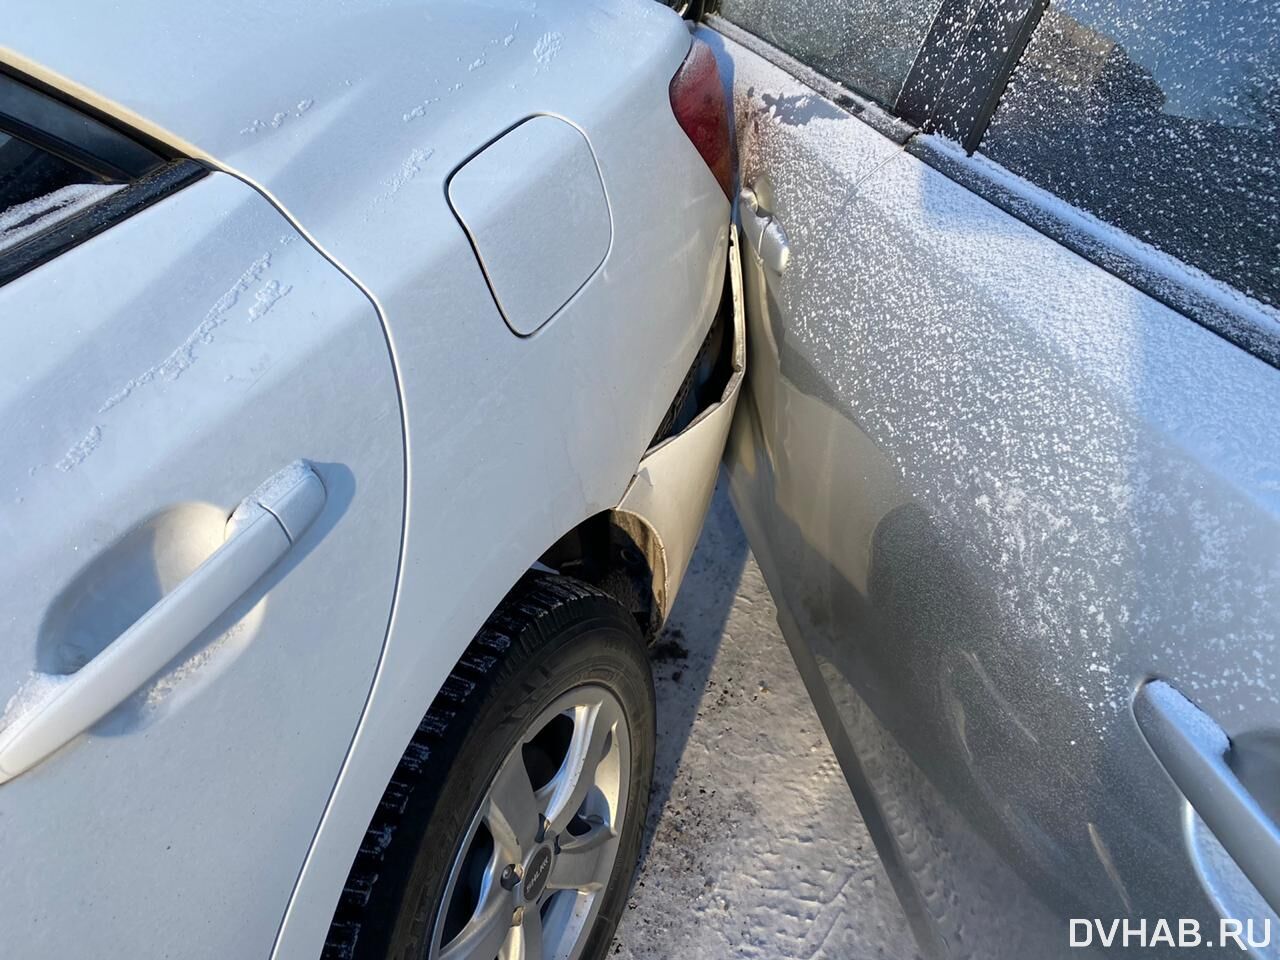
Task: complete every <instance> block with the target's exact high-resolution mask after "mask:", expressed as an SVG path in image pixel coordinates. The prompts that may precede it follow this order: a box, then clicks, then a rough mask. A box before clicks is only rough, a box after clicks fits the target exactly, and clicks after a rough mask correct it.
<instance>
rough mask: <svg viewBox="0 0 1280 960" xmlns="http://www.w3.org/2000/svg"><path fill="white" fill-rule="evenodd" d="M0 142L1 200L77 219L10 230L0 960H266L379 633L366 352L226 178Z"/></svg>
mask: <svg viewBox="0 0 1280 960" xmlns="http://www.w3.org/2000/svg"><path fill="white" fill-rule="evenodd" d="M0 84H4V85H6V87H5V91H4V92H5V93H6V95H8V94H11V93H14V90H15V88H16V90H17V92H16V94H14V96H16V97H18V98H19V99H21V100H22V102H23V103H24V104H26V106H27V107H30V106H31V103H32V101H31V98H30V96H29V94H30V93H31V91H30V88H27V87H22V86H21V85H18V84H17V83H16V82H15V81H13V80H10V79H8V78H6V77H3V76H0ZM37 99H38V98H37ZM14 102H15V100H14V99H13V97H8V96H6V99H4V100H3V101H0V110H7V109H9V107H10V105H11V104H13V103H14ZM19 109H25V107H22V106H21V105H20V106H19ZM59 117H61V118H62V119H64V120H65V119H68V118H70V119H72V120H74V121H75V123H76V124H79V126H77V127H75V129H79V130H81V131H83V130H86V129H88V130H90V132H91V133H92V135H93V136H92V137H89V136H87V135H86V136H80V135H78V134H75V133H74V131H73V132H72V133H70V134H68V133H67V130H68V128H67V127H65V126H62V127H60V126H58V124H57V123H54V122H50V123H49V126H48V127H47V128H44V129H41V124H42V123H44V122H45V121H49V120H51V118H52V120H57V119H58V118H59ZM0 130H3V131H9V132H10V133H0V198H3V197H5V196H8V197H9V198H10V200H13V199H15V198H17V199H21V198H22V196H23V195H24V194H23V192H22V191H23V189H24V187H23V184H24V182H26V181H24V180H23V178H24V177H27V178H28V180H29V182H26V188H25V189H26V191H27V194H29V195H32V196H36V197H39V196H40V195H41V194H44V195H45V196H47V195H48V193H49V192H50V189H51V188H52V190H53V191H54V192H56V191H62V192H63V193H62V196H63V197H64V199H65V200H66V202H65V203H63V204H61V207H62V209H61V211H54V212H53V213H52V214H48V211H47V210H43V211H42V210H41V209H40V203H41V202H44V201H39V200H31V201H29V202H31V203H33V204H34V206H29V207H27V208H25V212H24V211H18V213H16V214H15V213H14V210H13V207H12V206H11V208H10V210H9V211H3V210H0V284H2V285H0V420H2V422H3V423H4V433H3V441H2V442H3V451H4V452H3V456H0V490H3V501H2V503H0V543H3V544H4V545H5V549H4V550H3V551H0V624H2V625H3V633H2V634H0V705H4V704H5V703H6V702H7V708H6V711H5V714H4V720H3V729H0V781H3V782H0V849H2V850H3V851H4V862H5V867H4V869H3V870H0V929H3V931H4V934H3V936H4V943H5V947H4V950H3V952H4V954H5V955H6V956H14V957H19V956H21V957H72V956H94V957H165V956H168V957H179V956H180V957H220V958H227V957H264V956H267V955H268V954H269V953H270V951H271V948H272V943H273V941H274V938H275V936H276V933H277V930H278V928H279V924H280V921H281V918H282V916H283V913H284V910H285V908H286V905H287V903H288V900H289V896H290V893H291V891H292V888H293V885H294V883H295V881H296V878H297V876H298V873H299V871H300V869H301V867H302V863H303V861H304V859H305V857H306V854H307V850H308V848H309V846H310V842H311V839H312V837H313V835H314V833H315V830H316V828H317V825H318V824H319V821H320V818H321V815H322V813H323V811H324V808H325V804H326V802H327V800H328V797H329V795H330V792H331V790H332V788H333V785H334V782H335V779H336V778H337V775H338V772H339V769H340V766H341V764H342V761H343V758H344V756H345V754H346V752H347V748H348V746H349V744H350V741H351V737H352V735H353V733H354V731H355V728H356V725H357V722H358V719H359V717H360V714H361V711H362V708H363V706H364V703H365V700H366V697H367V695H368V692H369V689H370V685H371V682H372V678H373V675H374V671H375V668H376V666H377V662H378V658H379V653H380V650H381V648H382V643H383V639H384V635H385V633H386V629H387V624H388V619H389V617H390V612H391V605H392V598H393V595H394V590H395V580H396V574H397V568H398V562H399V553H400V542H401V533H402V526H403V513H404V509H403V505H404V482H405V477H404V459H403V431H402V426H401V417H400V408H399V400H398V391H397V387H396V380H395V374H394V370H393V366H392V363H391V360H390V354H389V351H388V347H387V344H386V341H385V338H384V333H383V330H382V327H381V324H380V322H379V319H378V316H377V313H376V311H375V310H374V308H373V306H372V305H371V303H370V302H369V300H368V299H367V298H366V297H365V296H364V295H363V294H362V293H361V292H360V290H359V289H358V288H357V287H356V286H355V285H354V284H353V283H352V282H350V280H349V279H347V278H346V277H344V276H343V275H342V274H341V273H340V272H339V271H338V270H337V269H336V268H335V267H334V266H332V265H331V264H330V263H329V262H327V261H326V260H325V259H324V258H323V257H322V256H321V255H320V254H319V253H317V251H316V250H315V249H313V248H312V247H311V246H310V245H309V244H308V243H307V242H306V241H305V240H304V239H303V238H302V237H301V236H299V235H298V234H297V233H296V232H295V231H294V230H293V228H292V227H291V226H290V225H289V223H288V222H287V221H286V220H285V219H284V218H283V217H282V216H281V215H280V213H279V212H278V211H277V210H276V209H274V208H273V207H272V206H271V205H270V203H268V201H266V200H265V199H264V198H263V197H261V196H260V195H259V194H258V193H257V192H255V191H254V190H253V189H251V188H250V187H249V186H247V185H246V184H244V183H242V182H240V181H238V180H236V179H234V178H233V177H231V176H229V175H226V174H221V173H206V172H205V171H203V170H202V169H201V168H199V167H198V166H196V165H195V164H194V163H191V162H190V161H182V160H177V161H169V162H166V161H165V159H164V158H162V157H159V156H154V155H149V154H148V151H147V150H146V149H144V148H141V147H139V146H138V145H137V144H134V143H133V142H132V141H130V140H127V139H126V138H124V137H122V136H121V135H120V134H119V133H117V132H114V131H112V130H110V129H108V128H106V127H104V126H102V125H100V124H96V123H95V121H93V120H91V119H89V118H86V117H81V116H79V115H75V114H74V113H72V112H70V111H69V110H68V108H67V107H66V106H65V105H59V104H57V103H54V102H52V101H49V102H44V103H40V102H37V103H36V106H35V107H33V108H32V109H31V110H30V111H28V113H27V114H26V115H25V116H14V115H11V114H5V113H0ZM19 131H20V132H21V134H22V135H21V136H20V137H19V136H14V135H11V134H12V133H16V132H19ZM94 138H96V139H94ZM104 145H105V146H104ZM51 157H52V158H53V159H50V158H51ZM68 161H72V162H68ZM59 171H61V173H59ZM68 171H69V172H68ZM336 188H338V185H335V189H336ZM6 191H7V192H6ZM95 201H96V202H95ZM86 204H88V206H85V209H84V210H82V211H81V212H79V213H72V214H71V215H70V216H69V217H65V216H63V215H65V214H66V212H67V210H71V209H74V208H75V207H76V206H77V205H79V206H84V205H86ZM58 205H59V204H58V203H55V204H54V206H58ZM37 214H39V215H41V216H44V215H46V214H48V216H47V217H46V219H45V220H42V221H39V222H36V217H37ZM59 217H62V219H59ZM50 221H55V222H54V223H53V225H52V226H44V228H43V229H41V227H42V226H43V225H44V224H46V223H48V222H50ZM6 230H7V231H8V232H7V233H6V232H5V231H6ZM20 230H24V231H25V234H23V233H20V232H19V231H20ZM6 237H7V240H6ZM86 237H89V239H85V238H86ZM266 481H272V483H270V484H267V485H266V486H265V487H260V485H262V484H264V482H266ZM242 501H245V503H242ZM263 507H265V508H266V509H265V510H264V509H263ZM233 513H234V514H235V517H234V521H233V522H231V523H228V519H229V518H231V517H232V515H233Z"/></svg>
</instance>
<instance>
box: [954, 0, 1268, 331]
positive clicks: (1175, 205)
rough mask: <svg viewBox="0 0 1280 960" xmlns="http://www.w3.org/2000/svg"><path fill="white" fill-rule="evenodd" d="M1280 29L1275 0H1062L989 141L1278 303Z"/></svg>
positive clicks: (998, 157)
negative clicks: (1276, 38)
mask: <svg viewBox="0 0 1280 960" xmlns="http://www.w3.org/2000/svg"><path fill="white" fill-rule="evenodd" d="M1277 35H1280V2H1277V0H1054V3H1053V4H1052V5H1051V6H1050V7H1049V9H1048V10H1047V11H1046V12H1045V14H1044V17H1043V19H1042V21H1041V23H1040V25H1039V27H1038V28H1037V30H1036V32H1035V34H1034V35H1033V36H1032V38H1031V42H1030V44H1029V45H1028V46H1027V50H1026V52H1025V53H1024V55H1023V57H1022V60H1021V61H1020V62H1019V64H1018V66H1017V67H1016V68H1015V70H1014V72H1013V75H1012V77H1011V79H1010V83H1009V87H1008V89H1007V91H1006V92H1005V95H1004V97H1003V99H1002V101H1001V103H1000V106H999V107H998V108H997V110H996V112H995V114H994V116H993V118H992V121H991V125H990V127H989V128H988V130H987V133H986V136H985V137H984V139H983V141H982V143H981V145H980V148H979V149H980V151H981V152H982V153H983V154H985V155H986V156H987V157H989V158H990V159H992V160H995V161H997V162H999V163H1001V164H1003V165H1004V166H1005V167H1007V168H1009V169H1010V170H1012V171H1013V172H1014V173H1016V174H1019V175H1020V176H1022V177H1025V178H1026V179H1028V180H1030V181H1032V182H1034V183H1035V184H1037V185H1038V186H1040V187H1043V188H1045V189H1047V190H1050V191H1052V192H1053V193H1055V194H1057V195H1058V196H1059V197H1061V198H1063V199H1065V200H1067V201H1069V202H1070V203H1072V204H1075V205H1076V206H1078V207H1081V208H1083V209H1084V210H1086V211H1088V212H1089V213H1092V214H1093V215H1095V216H1097V217H1098V218H1099V219H1101V220H1105V221H1107V222H1108V223H1111V224H1113V225H1115V226H1117V227H1120V228H1122V229H1123V230H1125V231H1127V232H1128V233H1130V234H1132V235H1134V236H1135V237H1137V238H1139V239H1141V240H1144V241H1146V242H1147V243H1150V244H1151V245H1153V246H1155V247H1156V248H1158V249H1160V250H1162V251H1164V252H1166V253H1168V254H1171V255H1173V256H1175V257H1177V258H1179V259H1181V260H1182V261H1184V262H1186V263H1189V264H1191V265H1193V266H1196V267H1198V268H1200V269H1201V270H1203V271H1204V272H1206V273H1208V274H1209V275H1211V276H1213V277H1215V278H1217V279H1219V280H1221V281H1224V282H1226V283H1229V284H1231V285H1232V286H1234V287H1236V288H1237V289H1238V290H1241V291H1243V292H1244V293H1246V294H1248V295H1250V296H1252V297H1254V298H1255V299H1257V300H1259V301H1262V302H1263V303H1266V304H1270V305H1273V306H1276V305H1280V44H1277V43H1276V42H1275V37H1276V36H1277Z"/></svg>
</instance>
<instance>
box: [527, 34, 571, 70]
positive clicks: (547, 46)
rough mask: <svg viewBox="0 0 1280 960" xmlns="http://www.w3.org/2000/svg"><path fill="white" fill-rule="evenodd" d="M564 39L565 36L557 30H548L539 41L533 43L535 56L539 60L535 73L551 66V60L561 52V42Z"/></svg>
mask: <svg viewBox="0 0 1280 960" xmlns="http://www.w3.org/2000/svg"><path fill="white" fill-rule="evenodd" d="M563 41H564V37H563V36H562V35H561V34H559V33H557V32H555V31H548V32H546V33H544V34H543V35H542V36H540V37H539V38H538V41H537V43H535V44H534V45H533V58H534V59H535V60H537V61H538V66H537V67H536V68H535V69H534V72H535V73H537V72H539V71H542V70H545V69H547V68H548V67H550V66H551V61H553V60H554V59H555V58H556V54H558V53H559V52H560V44H561V43H562V42H563Z"/></svg>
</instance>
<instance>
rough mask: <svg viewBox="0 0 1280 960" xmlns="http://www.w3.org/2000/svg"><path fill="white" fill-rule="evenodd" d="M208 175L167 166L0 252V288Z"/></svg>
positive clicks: (183, 165)
mask: <svg viewBox="0 0 1280 960" xmlns="http://www.w3.org/2000/svg"><path fill="white" fill-rule="evenodd" d="M208 172H209V171H208V170H206V169H205V168H204V167H203V166H201V165H200V164H198V163H196V161H194V160H173V161H171V162H169V163H164V164H162V165H161V166H159V167H157V168H155V169H154V170H152V171H151V172H150V173H148V174H146V175H145V176H143V177H142V178H141V179H140V180H137V181H134V182H133V183H130V184H128V185H126V186H123V187H122V188H121V189H119V190H117V191H116V192H114V193H111V194H109V195H108V196H106V197H104V198H103V199H102V200H99V201H98V202H97V203H95V204H93V205H92V206H90V207H86V208H85V209H84V210H81V211H80V212H79V213H75V214H72V215H71V216H69V217H67V218H66V219H64V220H59V221H58V222H57V223H55V224H54V225H53V226H51V227H49V229H47V230H42V231H41V232H39V233H37V234H36V235H35V236H33V237H31V238H29V239H27V240H24V241H23V242H21V243H18V244H15V245H14V246H12V247H9V248H8V249H6V250H5V251H3V252H2V253H0V286H4V285H5V284H6V283H8V282H9V281H11V280H16V279H17V278H18V277H20V276H22V275H23V274H24V273H27V272H29V271H31V270H34V269H35V268H36V267H38V266H40V265H41V264H44V263H48V262H49V261H50V260H52V259H54V258H55V257H58V256H61V255H62V254H64V253H66V252H67V251H68V250H70V249H71V248H73V247H76V246H79V245H80V244H82V243H84V242H85V241H86V240H89V239H91V238H92V237H96V236H97V235H98V234H100V233H102V232H103V231H104V230H106V229H107V228H109V227H113V226H115V225H116V224H117V223H120V222H121V221H122V220H126V219H128V218H129V217H131V216H133V215H134V214H135V213H140V212H141V211H143V210H145V209H146V208H147V207H149V206H151V205H152V204H153V203H157V202H159V201H160V200H163V199H164V198H165V197H167V196H169V195H170V194H172V193H175V192H176V191H178V190H181V189H182V188H183V187H185V186H187V185H188V184H191V183H194V182H195V181H197V180H199V179H200V178H201V177H203V176H205V174H207V173H208Z"/></svg>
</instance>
